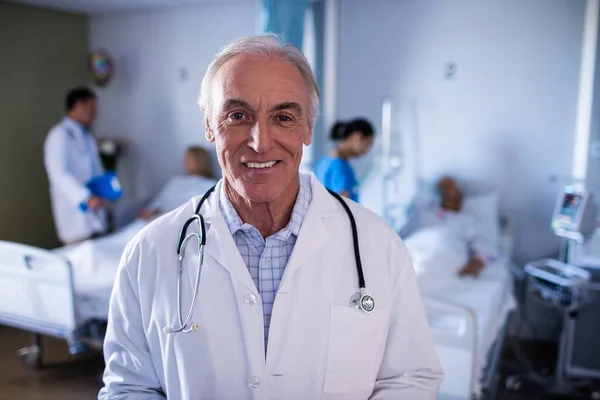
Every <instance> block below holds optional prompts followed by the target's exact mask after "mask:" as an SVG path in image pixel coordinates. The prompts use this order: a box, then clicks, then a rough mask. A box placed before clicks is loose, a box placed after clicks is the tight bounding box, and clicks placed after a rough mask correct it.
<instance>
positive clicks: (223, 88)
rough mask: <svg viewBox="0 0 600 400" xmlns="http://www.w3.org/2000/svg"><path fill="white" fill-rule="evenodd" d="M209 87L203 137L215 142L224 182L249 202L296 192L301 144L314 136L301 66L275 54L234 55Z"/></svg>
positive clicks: (285, 195) (309, 140)
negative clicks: (268, 57)
mask: <svg viewBox="0 0 600 400" xmlns="http://www.w3.org/2000/svg"><path fill="white" fill-rule="evenodd" d="M210 93H211V98H210V107H209V110H208V114H207V118H206V138H207V140H209V141H211V142H213V141H214V142H215V144H216V150H217V156H218V159H219V164H220V166H221V169H222V170H223V178H224V180H225V185H228V186H229V187H230V188H231V189H233V190H234V191H235V192H237V194H238V195H240V196H241V197H242V198H244V199H246V200H247V201H250V202H253V203H264V202H273V201H277V200H278V199H280V198H286V197H288V196H289V195H290V193H292V194H293V195H295V193H296V191H297V189H298V185H299V181H298V171H299V168H300V161H301V158H302V146H303V145H307V146H308V145H309V144H310V142H311V138H312V121H311V120H310V118H309V107H310V96H309V91H308V87H307V85H306V83H305V81H304V79H303V78H302V75H301V73H300V71H299V70H298V69H297V68H296V67H295V66H294V65H293V64H292V63H290V62H286V61H280V60H278V59H265V58H256V57H251V56H236V57H234V58H232V59H231V60H229V61H227V62H226V63H225V64H224V65H223V66H222V67H221V68H220V69H219V71H218V72H217V73H216V75H215V77H214V79H213V81H212V85H211V92H210Z"/></svg>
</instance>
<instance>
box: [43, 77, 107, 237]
mask: <svg viewBox="0 0 600 400" xmlns="http://www.w3.org/2000/svg"><path fill="white" fill-rule="evenodd" d="M65 106H66V109H67V115H66V116H65V117H64V118H63V119H62V121H60V122H59V123H58V124H57V125H55V126H54V127H53V128H52V129H51V130H50V132H49V133H48V136H47V137H46V141H45V143H44V165H45V167H46V173H47V175H48V181H49V183H50V198H51V201H52V213H53V215H54V225H55V227H56V231H57V234H58V238H59V239H60V241H61V242H62V243H63V244H70V243H75V242H79V241H82V240H85V239H88V238H90V237H93V236H97V235H99V234H102V233H104V232H105V231H106V228H107V221H106V212H105V210H103V209H102V208H103V207H104V206H106V205H107V204H108V201H107V200H106V199H102V198H100V197H98V196H94V195H92V193H91V192H90V190H89V189H88V188H87V187H86V183H87V182H89V181H90V180H91V179H92V178H95V177H97V176H99V175H102V174H103V173H104V168H103V166H102V161H101V159H100V155H99V153H98V148H97V145H96V140H95V138H94V136H93V135H92V134H91V132H90V131H89V129H90V128H91V126H92V124H93V122H94V119H95V118H96V95H95V94H94V92H92V91H91V90H90V89H88V88H86V87H78V88H74V89H72V90H70V91H69V92H68V93H67V96H66V100H65Z"/></svg>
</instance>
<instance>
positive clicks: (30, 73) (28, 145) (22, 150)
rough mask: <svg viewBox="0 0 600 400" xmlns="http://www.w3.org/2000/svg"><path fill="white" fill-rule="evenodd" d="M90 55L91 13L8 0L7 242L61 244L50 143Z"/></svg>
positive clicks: (2, 141)
mask: <svg viewBox="0 0 600 400" xmlns="http://www.w3.org/2000/svg"><path fill="white" fill-rule="evenodd" d="M87 56H88V26H87V17H85V16H82V15H76V14H67V13H62V12H55V11H49V10H45V9H41V8H35V7H30V6H24V5H17V4H9V3H0V59H1V61H0V104H1V105H2V106H1V107H0V240H9V241H15V242H22V243H27V244H30V245H35V246H41V247H46V248H51V247H55V246H57V245H58V244H59V243H58V239H57V237H56V233H55V230H54V224H53V221H52V213H51V207H50V197H49V193H48V181H47V178H46V174H45V171H44V166H43V152H42V147H43V142H44V139H45V137H46V134H47V132H48V130H49V129H50V128H51V127H52V126H53V125H54V124H56V123H57V122H59V121H60V119H61V118H62V116H63V114H64V96H65V93H66V91H67V90H68V89H69V88H70V87H72V86H75V85H81V84H86V83H88V80H89V76H88V74H87V69H86V60H87Z"/></svg>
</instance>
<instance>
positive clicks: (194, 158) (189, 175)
mask: <svg viewBox="0 0 600 400" xmlns="http://www.w3.org/2000/svg"><path fill="white" fill-rule="evenodd" d="M184 165H185V171H186V175H176V176H173V177H172V178H171V179H169V181H168V182H167V184H166V185H165V186H164V187H163V189H162V190H161V191H160V193H159V194H158V195H157V196H156V197H155V198H154V200H152V202H150V204H148V205H147V206H146V207H144V208H142V210H140V212H139V215H138V218H140V219H143V220H150V219H153V218H154V217H156V216H158V215H160V214H163V213H165V212H168V211H171V210H174V209H175V208H177V207H179V206H180V205H182V204H183V203H185V202H187V201H188V200H189V199H191V198H192V197H194V196H198V195H201V194H204V192H206V191H207V190H208V189H209V188H210V187H212V186H213V185H214V184H215V183H216V181H215V179H214V175H213V171H212V166H211V161H210V156H209V154H208V152H207V151H206V149H204V148H203V147H199V146H194V147H188V149H187V150H186V152H185V159H184Z"/></svg>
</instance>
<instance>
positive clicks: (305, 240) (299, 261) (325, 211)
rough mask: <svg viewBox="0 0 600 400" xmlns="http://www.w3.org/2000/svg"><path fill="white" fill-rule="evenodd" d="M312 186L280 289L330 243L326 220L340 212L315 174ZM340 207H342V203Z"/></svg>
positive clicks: (312, 178)
mask: <svg viewBox="0 0 600 400" xmlns="http://www.w3.org/2000/svg"><path fill="white" fill-rule="evenodd" d="M311 187H312V200H311V203H310V206H309V207H308V210H307V212H306V216H305V217H304V221H303V222H302V227H301V228H300V232H299V234H298V239H297V241H296V244H295V245H294V250H293V252H292V255H291V257H290V259H289V261H288V264H287V266H286V268H285V273H284V275H283V278H282V282H281V285H280V290H281V288H284V289H285V286H286V282H289V281H290V279H291V278H292V276H293V274H294V273H295V272H296V271H297V270H298V269H299V268H300V267H302V266H303V265H305V264H306V263H307V262H308V261H309V260H310V259H311V258H312V257H313V256H314V255H315V254H317V253H318V252H319V251H321V250H322V249H323V248H325V246H327V245H328V243H329V240H330V237H329V234H328V233H327V227H326V226H325V221H324V220H326V219H327V218H331V217H333V216H335V215H336V214H337V213H339V210H338V209H336V207H335V206H336V204H335V203H334V202H336V200H335V199H334V198H333V197H332V196H331V195H330V194H329V193H328V192H327V190H326V189H325V188H324V187H323V186H322V185H321V184H320V183H319V182H318V181H317V180H316V177H315V176H314V175H312V176H311ZM339 207H340V208H341V205H340V206H339ZM342 212H343V211H342Z"/></svg>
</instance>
